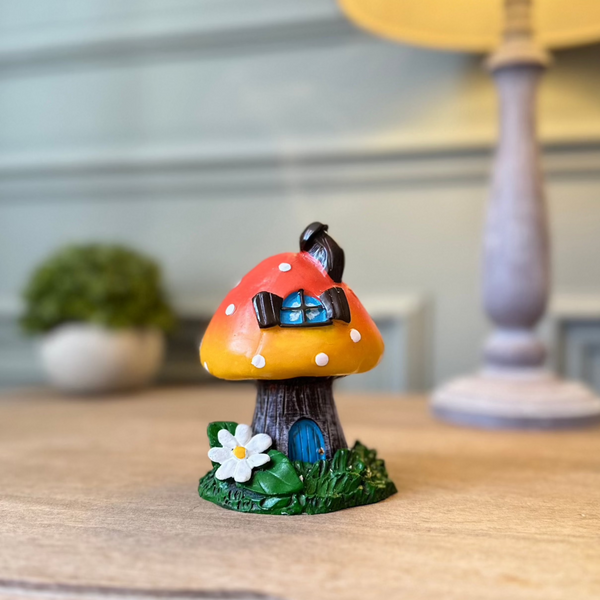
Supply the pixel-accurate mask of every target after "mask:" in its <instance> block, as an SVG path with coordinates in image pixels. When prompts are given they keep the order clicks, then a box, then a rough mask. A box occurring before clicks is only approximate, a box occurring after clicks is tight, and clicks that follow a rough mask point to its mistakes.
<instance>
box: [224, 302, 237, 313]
mask: <svg viewBox="0 0 600 600" xmlns="http://www.w3.org/2000/svg"><path fill="white" fill-rule="evenodd" d="M234 312H235V304H230V305H229V306H228V307H227V308H226V309H225V314H226V315H227V316H229V315H232V314H233V313H234Z"/></svg>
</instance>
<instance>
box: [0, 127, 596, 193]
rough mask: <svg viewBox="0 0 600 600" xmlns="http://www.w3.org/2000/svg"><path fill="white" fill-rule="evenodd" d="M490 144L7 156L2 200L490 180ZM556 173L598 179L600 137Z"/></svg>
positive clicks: (1, 159) (564, 152)
mask: <svg viewBox="0 0 600 600" xmlns="http://www.w3.org/2000/svg"><path fill="white" fill-rule="evenodd" d="M491 154H492V143H491V141H489V142H478V143H473V144H460V145H457V144H448V145H440V146H431V147H424V148H423V147H422V148H418V147H417V148H416V149H415V148H406V147H404V145H396V146H393V145H390V146H379V147H378V146H377V145H373V144H361V143H358V142H355V143H349V144H347V145H344V146H338V147H334V146H327V145H323V144H322V145H319V144H311V145H308V144H305V145H295V146H293V147H291V146H288V147H270V148H267V147H248V146H246V147H238V148H236V147H230V148H226V149H215V148H214V147H211V148H202V147H201V148H198V147H194V148H192V147H179V148H174V147H169V148H162V149H161V148H148V149H139V148H136V149H131V150H122V149H111V150H108V149H107V150H103V151H90V152H83V151H82V152H78V153H75V152H73V153H62V154H61V153H48V154H39V155H35V156H34V155H19V154H12V155H11V154H4V155H3V156H0V203H2V202H15V201H19V200H26V199H33V200H35V201H55V200H68V199H73V198H74V199H80V200H81V199H86V200H87V199H89V198H103V197H110V196H114V195H121V196H123V195H125V196H129V195H131V196H135V195H136V194H138V195H143V197H145V198H147V197H152V196H154V195H159V194H164V193H166V192H168V193H174V192H178V193H183V194H185V193H186V192H189V193H193V194H202V193H203V192H204V193H210V194H236V193H239V192H243V193H244V194H248V193H251V192H252V191H254V192H264V191H268V190H275V191H284V192H290V191H292V192H293V191H294V190H311V191H318V190H331V189H333V190H348V189H360V188H364V187H365V188H372V187H382V188H386V187H387V188H390V189H394V188H397V187H399V186H411V185H415V186H419V185H428V186H432V185H445V184H449V183H450V184H451V183H453V182H455V183H459V182H460V183H481V182H487V181H488V178H489V175H490V169H491ZM543 164H544V170H545V172H546V174H547V175H548V176H549V177H550V178H570V177H591V178H598V177H600V169H599V168H598V165H599V164H600V139H599V140H589V141H586V142H581V141H572V142H568V141H564V142H556V143H553V142H549V143H546V144H544V146H543Z"/></svg>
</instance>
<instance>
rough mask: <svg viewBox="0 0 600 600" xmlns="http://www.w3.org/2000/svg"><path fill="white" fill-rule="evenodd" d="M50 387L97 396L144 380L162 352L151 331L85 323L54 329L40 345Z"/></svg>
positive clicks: (155, 333) (148, 378)
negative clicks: (112, 327) (109, 327)
mask: <svg viewBox="0 0 600 600" xmlns="http://www.w3.org/2000/svg"><path fill="white" fill-rule="evenodd" d="M40 352H41V357H42V364H43V367H44V370H45V371H46V373H47V375H48V377H49V379H50V382H51V383H52V385H54V386H55V387H57V388H58V389H60V390H61V391H64V392H68V393H81V394H99V393H104V392H114V391H119V390H126V389H133V388H138V387H141V386H144V385H146V384H148V383H149V382H150V381H151V380H152V378H153V377H154V376H155V375H156V373H157V371H158V369H159V367H160V365H161V362H162V359H163V355H164V335H163V334H162V332H160V331H158V330H155V329H114V330H113V329H106V328H104V327H100V326H97V325H92V324H89V323H72V324H68V325H61V326H60V327H56V328H55V329H53V330H52V331H51V332H50V333H48V334H46V335H45V336H44V337H43V338H42V341H41V344H40Z"/></svg>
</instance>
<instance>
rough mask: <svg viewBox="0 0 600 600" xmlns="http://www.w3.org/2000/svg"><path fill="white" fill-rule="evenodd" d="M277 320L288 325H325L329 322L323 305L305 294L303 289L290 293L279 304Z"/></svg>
mask: <svg viewBox="0 0 600 600" xmlns="http://www.w3.org/2000/svg"><path fill="white" fill-rule="evenodd" d="M279 321H280V323H281V325H283V326H285V327H288V326H292V325H299V326H303V327H307V326H311V325H327V324H328V323H330V321H329V318H328V317H327V311H326V310H325V307H324V306H323V304H322V303H321V301H320V300H318V299H317V298H313V297H312V296H306V295H305V294H304V290H298V291H297V292H294V293H293V294H290V295H289V296H288V297H287V298H286V299H285V300H284V301H283V303H282V305H281V313H280V318H279Z"/></svg>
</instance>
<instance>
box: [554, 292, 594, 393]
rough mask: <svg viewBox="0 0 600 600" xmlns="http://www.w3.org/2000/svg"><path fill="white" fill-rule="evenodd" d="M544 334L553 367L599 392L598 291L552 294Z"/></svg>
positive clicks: (563, 374) (565, 375)
mask: <svg viewBox="0 0 600 600" xmlns="http://www.w3.org/2000/svg"><path fill="white" fill-rule="evenodd" d="M544 333H545V337H546V338H547V340H548V343H549V346H550V348H551V362H552V366H553V368H554V369H555V370H556V371H557V372H558V373H559V374H560V375H562V376H564V377H567V378H569V379H575V380H578V381H582V382H584V383H587V384H588V385H589V386H590V387H592V388H594V389H596V390H597V391H598V392H600V294H590V293H588V294H585V293H582V294H558V295H557V296H555V297H554V298H553V299H552V302H551V305H550V308H549V311H548V316H547V323H546V324H545V328H544Z"/></svg>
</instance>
